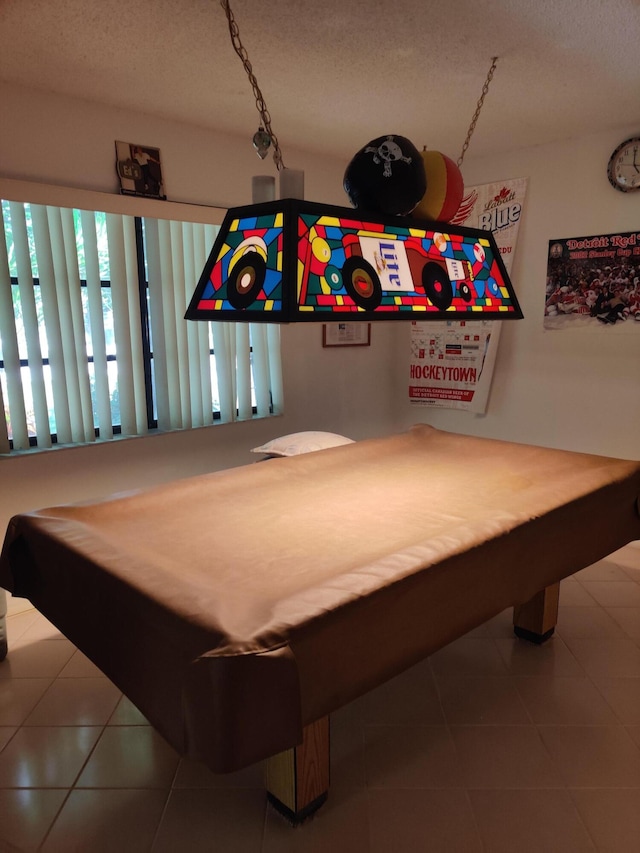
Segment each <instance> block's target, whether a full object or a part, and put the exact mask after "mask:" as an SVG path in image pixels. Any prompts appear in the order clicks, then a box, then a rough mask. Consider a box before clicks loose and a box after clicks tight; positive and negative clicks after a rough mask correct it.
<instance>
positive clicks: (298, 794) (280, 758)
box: [265, 716, 329, 824]
mask: <svg viewBox="0 0 640 853" xmlns="http://www.w3.org/2000/svg"><path fill="white" fill-rule="evenodd" d="M302 736H303V741H302V743H301V744H300V745H299V746H296V747H294V748H293V749H288V750H286V752H280V753H278V755H274V756H272V757H271V758H269V759H267V762H266V773H265V775H266V787H267V796H268V798H269V802H270V803H271V804H272V805H273V806H274V807H275V808H276V809H277V810H278V811H279V812H280V813H281V814H283V815H284V816H285V817H286V818H287V819H288V820H289V821H290V822H291V823H293V824H298V823H301V822H302V821H303V820H305V818H307V817H309V816H310V815H311V814H313V812H315V811H316V809H319V808H320V806H321V805H322V804H323V803H324V802H325V800H326V799H327V796H328V793H329V717H328V716H327V717H323V718H322V719H321V720H317V721H316V722H315V723H311V725H309V726H306V727H305V728H304V730H303V733H302Z"/></svg>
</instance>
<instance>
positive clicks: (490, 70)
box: [458, 56, 498, 168]
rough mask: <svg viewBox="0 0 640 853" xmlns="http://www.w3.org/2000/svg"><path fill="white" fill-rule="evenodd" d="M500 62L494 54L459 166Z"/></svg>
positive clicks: (461, 153) (459, 159)
mask: <svg viewBox="0 0 640 853" xmlns="http://www.w3.org/2000/svg"><path fill="white" fill-rule="evenodd" d="M497 64H498V57H497V56H494V57H493V58H492V59H491V68H490V69H489V73H488V74H487V79H486V80H485V81H484V86H483V87H482V94H481V95H480V99H479V101H478V104H477V106H476V111H475V113H474V114H473V118H472V119H471V124H470V125H469V130H468V131H467V138H466V139H465V141H464V145H463V146H462V151H461V152H460V156H459V157H458V168H460V166H462V161H463V160H464V155H465V154H466V153H467V148H468V147H469V143H470V142H471V137H472V136H473V131H474V130H475V129H476V122H477V121H478V118H479V117H480V110H481V109H482V105H483V104H484V99H485V96H486V94H487V92H488V91H489V84H490V83H491V81H492V79H493V72H494V71H495V70H496V65H497Z"/></svg>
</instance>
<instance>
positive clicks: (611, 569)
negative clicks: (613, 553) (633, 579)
mask: <svg viewBox="0 0 640 853" xmlns="http://www.w3.org/2000/svg"><path fill="white" fill-rule="evenodd" d="M573 577H574V578H575V579H576V580H578V581H580V583H584V582H585V581H628V580H629V576H628V575H627V574H626V573H625V571H624V570H623V569H622V568H621V567H620V566H618V565H617V564H616V562H615V561H614V560H612V559H611V558H610V557H607V558H606V559H604V560H598V562H597V563H593V564H592V565H590V566H587V568H586V569H582V571H580V572H576V573H575V575H574V576H573Z"/></svg>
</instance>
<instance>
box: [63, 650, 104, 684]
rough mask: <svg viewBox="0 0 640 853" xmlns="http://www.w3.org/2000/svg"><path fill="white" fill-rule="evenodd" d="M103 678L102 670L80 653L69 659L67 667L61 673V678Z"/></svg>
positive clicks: (77, 652)
mask: <svg viewBox="0 0 640 853" xmlns="http://www.w3.org/2000/svg"><path fill="white" fill-rule="evenodd" d="M98 677H103V678H104V673H103V672H102V670H100V669H98V667H97V666H96V665H95V664H94V663H92V662H91V661H90V660H89V658H88V657H87V656H86V655H84V654H83V653H82V652H80V651H76V652H75V654H74V655H73V656H72V657H71V658H70V659H69V661H68V663H67V665H66V666H65V667H64V669H63V670H62V672H61V673H60V678H98Z"/></svg>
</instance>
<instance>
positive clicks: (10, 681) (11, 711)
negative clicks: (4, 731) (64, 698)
mask: <svg viewBox="0 0 640 853" xmlns="http://www.w3.org/2000/svg"><path fill="white" fill-rule="evenodd" d="M52 680H53V679H51V678H6V679H1V678H0V726H20V725H22V723H23V722H24V720H25V719H26V718H27V717H28V716H29V714H30V713H31V711H33V709H34V708H35V706H36V705H37V704H38V702H39V701H40V699H41V698H42V696H43V695H44V693H45V692H46V691H47V689H48V688H49V685H50V684H51V683H52Z"/></svg>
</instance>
